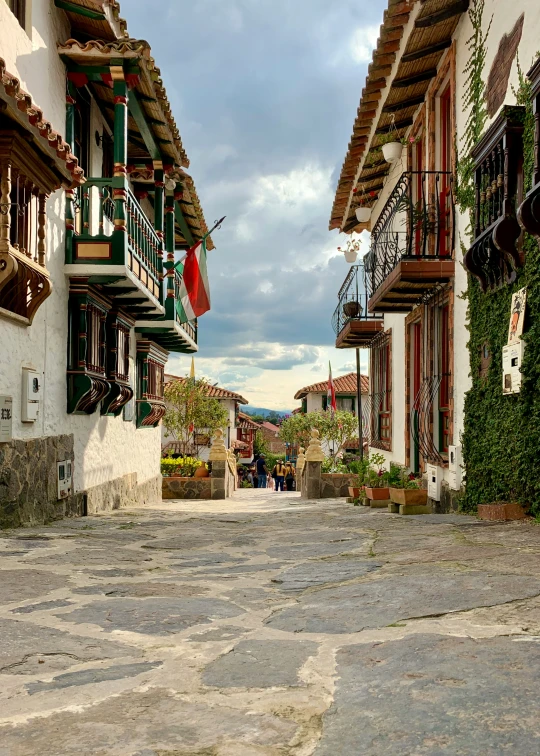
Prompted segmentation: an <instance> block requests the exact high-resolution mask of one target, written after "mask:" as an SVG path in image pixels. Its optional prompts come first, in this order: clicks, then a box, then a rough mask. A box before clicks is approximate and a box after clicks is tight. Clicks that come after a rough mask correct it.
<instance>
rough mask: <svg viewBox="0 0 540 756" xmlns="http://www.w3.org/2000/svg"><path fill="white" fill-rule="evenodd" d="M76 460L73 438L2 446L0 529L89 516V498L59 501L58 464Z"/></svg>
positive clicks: (0, 457)
mask: <svg viewBox="0 0 540 756" xmlns="http://www.w3.org/2000/svg"><path fill="white" fill-rule="evenodd" d="M65 459H71V460H74V453H73V435H71V434H69V435H62V436H48V437H47V438H36V439H31V440H29V441H23V440H18V441H11V442H10V443H7V444H0V528H17V527H21V526H30V525H42V524H44V523H47V522H52V521H53V520H59V519H61V518H62V517H80V516H82V515H84V514H86V495H85V493H84V492H79V493H77V494H74V495H73V496H71V497H69V498H68V499H60V500H58V498H57V496H58V486H57V463H58V462H62V461H63V460H65Z"/></svg>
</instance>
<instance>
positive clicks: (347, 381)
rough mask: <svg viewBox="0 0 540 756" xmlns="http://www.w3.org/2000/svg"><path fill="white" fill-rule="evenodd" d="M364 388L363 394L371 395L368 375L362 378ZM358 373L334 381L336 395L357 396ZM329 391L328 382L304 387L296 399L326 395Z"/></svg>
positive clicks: (296, 395) (298, 392)
mask: <svg viewBox="0 0 540 756" xmlns="http://www.w3.org/2000/svg"><path fill="white" fill-rule="evenodd" d="M360 379H361V382H360V385H361V387H362V394H368V393H369V377H368V376H367V375H361V376H360ZM357 385H358V384H357V380H356V373H347V375H342V376H341V377H340V378H335V379H334V389H335V391H336V394H356V388H357ZM327 391H328V381H321V382H320V383H312V384H311V386H304V388H301V389H300V390H299V391H297V392H296V394H295V395H294V398H295V399H303V398H304V397H305V396H306V394H312V393H313V394H317V393H323V394H324V393H326V392H327Z"/></svg>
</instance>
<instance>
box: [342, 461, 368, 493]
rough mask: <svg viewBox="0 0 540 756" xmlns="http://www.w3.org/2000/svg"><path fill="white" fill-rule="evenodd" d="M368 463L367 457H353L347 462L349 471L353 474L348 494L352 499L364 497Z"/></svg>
mask: <svg viewBox="0 0 540 756" xmlns="http://www.w3.org/2000/svg"><path fill="white" fill-rule="evenodd" d="M368 465H369V460H368V459H367V458H363V459H355V460H354V461H352V462H349V463H348V464H347V468H348V470H349V472H350V473H353V474H355V477H354V478H352V480H351V483H352V485H350V486H349V496H350V497H351V498H353V499H364V498H365V490H364V482H365V477H366V471H367V468H368Z"/></svg>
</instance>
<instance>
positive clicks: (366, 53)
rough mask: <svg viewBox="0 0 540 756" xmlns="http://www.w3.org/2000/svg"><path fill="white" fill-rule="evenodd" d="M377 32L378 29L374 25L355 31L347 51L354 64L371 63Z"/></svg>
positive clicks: (377, 36)
mask: <svg viewBox="0 0 540 756" xmlns="http://www.w3.org/2000/svg"><path fill="white" fill-rule="evenodd" d="M379 31H380V27H379V26H375V25H373V26H361V27H359V28H358V29H355V31H354V32H353V35H352V37H351V40H350V42H349V51H350V54H351V56H352V59H353V60H354V61H355V63H371V59H372V55H373V50H374V48H375V46H376V44H377V39H378V38H379Z"/></svg>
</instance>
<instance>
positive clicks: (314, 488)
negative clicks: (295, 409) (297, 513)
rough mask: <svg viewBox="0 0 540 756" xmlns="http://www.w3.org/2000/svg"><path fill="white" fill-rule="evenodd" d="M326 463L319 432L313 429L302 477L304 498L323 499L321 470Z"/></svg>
mask: <svg viewBox="0 0 540 756" xmlns="http://www.w3.org/2000/svg"><path fill="white" fill-rule="evenodd" d="M323 462H324V452H323V450H322V447H321V440H320V438H319V431H318V430H316V429H315V428H313V430H312V431H311V441H310V442H309V446H308V450H307V452H306V464H305V466H304V471H303V473H304V474H303V477H302V498H303V499H320V498H321V470H322V463H323Z"/></svg>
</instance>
